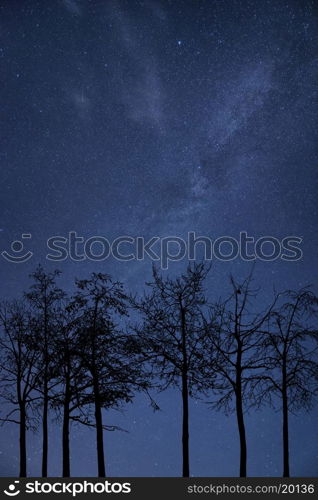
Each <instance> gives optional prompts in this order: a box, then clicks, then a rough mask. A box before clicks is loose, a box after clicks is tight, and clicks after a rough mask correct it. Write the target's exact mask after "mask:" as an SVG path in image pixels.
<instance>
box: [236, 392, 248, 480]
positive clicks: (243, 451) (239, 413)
mask: <svg viewBox="0 0 318 500" xmlns="http://www.w3.org/2000/svg"><path fill="white" fill-rule="evenodd" d="M236 417H237V425H238V430H239V436H240V477H246V462H247V446H246V433H245V424H244V414H243V405H242V394H241V388H239V390H238V392H237V394H236Z"/></svg>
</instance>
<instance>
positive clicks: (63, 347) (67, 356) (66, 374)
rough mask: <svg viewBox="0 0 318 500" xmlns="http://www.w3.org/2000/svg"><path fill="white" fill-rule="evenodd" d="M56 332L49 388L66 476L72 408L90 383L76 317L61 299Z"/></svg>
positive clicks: (83, 399) (82, 403)
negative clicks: (53, 377) (52, 379)
mask: <svg viewBox="0 0 318 500" xmlns="http://www.w3.org/2000/svg"><path fill="white" fill-rule="evenodd" d="M57 326H58V336H54V346H52V348H53V356H54V363H55V371H56V380H57V382H58V383H57V384H56V385H55V387H54V388H53V389H52V391H51V395H50V404H51V406H52V408H53V409H54V410H55V412H56V413H57V415H58V417H59V418H61V420H62V476H63V477H70V475H71V460H70V424H71V422H72V416H73V414H74V411H76V410H77V409H78V408H80V409H81V411H82V413H84V408H86V405H87V403H90V400H89V401H87V399H88V398H87V395H86V390H87V389H88V388H89V387H90V383H89V382H88V380H87V377H86V373H85V370H84V368H83V365H82V363H81V356H80V348H81V347H80V345H79V337H78V334H77V331H76V317H75V315H74V314H73V313H72V311H70V310H69V309H68V307H67V302H66V301H65V304H64V307H63V309H62V310H61V313H60V316H59V318H58V321H57Z"/></svg>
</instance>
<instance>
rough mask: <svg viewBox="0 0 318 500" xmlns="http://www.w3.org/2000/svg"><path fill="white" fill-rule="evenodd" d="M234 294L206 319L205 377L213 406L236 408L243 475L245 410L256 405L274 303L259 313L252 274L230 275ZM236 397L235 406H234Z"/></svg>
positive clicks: (245, 445)
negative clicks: (265, 331)
mask: <svg viewBox="0 0 318 500" xmlns="http://www.w3.org/2000/svg"><path fill="white" fill-rule="evenodd" d="M230 281H231V287H232V293H231V295H230V296H229V297H228V298H227V299H226V300H225V301H219V303H217V304H215V305H214V306H213V307H212V308H211V313H210V317H209V319H208V320H205V326H206V337H205V342H204V349H203V352H204V357H205V363H204V365H203V366H204V369H203V371H204V378H205V380H206V384H207V385H208V384H209V378H210V379H211V382H210V388H211V389H212V390H213V391H214V393H215V394H216V396H217V400H216V401H213V402H212V407H213V408H216V409H224V410H225V412H226V413H227V412H230V411H233V409H234V410H235V413H236V419H237V426H238V431H239V439H240V477H246V473H247V442H246V429H245V418H244V413H245V411H246V410H247V409H248V408H249V407H250V406H252V405H253V404H254V401H253V393H252V387H253V386H254V383H255V380H256V379H257V378H258V375H259V374H260V373H261V370H262V369H263V368H264V362H263V358H262V356H261V355H258V353H257V347H258V346H259V345H260V343H261V339H262V328H263V325H264V324H265V323H266V320H267V319H268V317H269V315H270V313H271V311H272V308H273V307H274V303H275V301H274V302H273V304H272V305H271V306H270V307H268V308H267V309H266V310H265V311H263V312H260V313H255V312H254V311H252V310H251V302H252V300H253V299H255V298H256V295H257V292H258V290H254V289H253V288H252V273H251V274H250V275H249V276H248V278H246V279H245V280H244V281H243V282H241V283H240V282H238V281H236V280H235V279H234V278H233V276H231V278H230ZM233 400H234V408H233V406H232V403H233Z"/></svg>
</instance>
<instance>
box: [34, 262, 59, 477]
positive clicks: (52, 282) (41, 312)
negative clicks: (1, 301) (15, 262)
mask: <svg viewBox="0 0 318 500" xmlns="http://www.w3.org/2000/svg"><path fill="white" fill-rule="evenodd" d="M59 275H60V272H59V271H53V272H52V273H46V272H45V271H44V269H43V268H42V267H41V266H38V268H37V269H36V270H35V272H34V273H32V274H31V275H30V277H31V278H32V279H33V280H34V282H33V284H32V285H31V287H30V291H29V292H28V293H26V294H25V296H26V299H27V300H28V301H29V303H30V305H31V306H32V307H33V310H34V313H35V314H37V317H38V320H37V324H36V327H37V332H36V336H37V346H38V352H39V353H40V355H41V357H40V362H39V363H40V368H39V369H40V371H41V373H42V378H41V384H40V386H39V388H38V389H39V391H40V392H41V394H42V477H47V472H48V413H49V399H50V390H51V382H53V386H54V384H55V380H54V379H55V373H54V357H53V355H52V349H53V337H54V335H55V334H56V319H57V317H58V315H59V303H60V301H61V299H62V298H63V297H64V292H63V291H62V290H61V289H60V288H58V287H57V285H56V278H57V277H58V276H59Z"/></svg>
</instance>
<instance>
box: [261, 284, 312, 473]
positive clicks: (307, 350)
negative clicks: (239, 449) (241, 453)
mask: <svg viewBox="0 0 318 500" xmlns="http://www.w3.org/2000/svg"><path fill="white" fill-rule="evenodd" d="M282 299H283V303H282V304H281V305H280V307H279V308H277V309H276V310H275V311H273V312H272V314H271V316H270V321H269V323H268V329H267V332H265V335H264V339H263V342H262V346H261V349H260V355H261V356H262V357H263V360H264V363H265V365H266V368H267V370H266V371H265V372H264V373H263V375H262V377H260V378H259V379H258V380H257V381H256V383H257V388H258V398H259V401H260V402H262V401H264V400H267V401H269V403H270V404H273V398H278V400H279V401H280V402H281V404H282V421H283V476H284V477H289V475H290V467H289V413H290V412H292V411H297V410H300V409H302V410H303V409H307V410H309V409H310V408H311V405H312V404H313V400H314V396H315V394H317V389H318V364H317V340H318V330H317V326H316V325H313V324H312V322H313V320H317V317H318V298H317V297H316V296H315V295H314V294H313V293H312V292H311V291H310V290H309V289H308V288H304V289H301V290H299V291H296V292H295V291H288V292H285V293H284V294H282ZM276 401H277V399H276Z"/></svg>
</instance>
